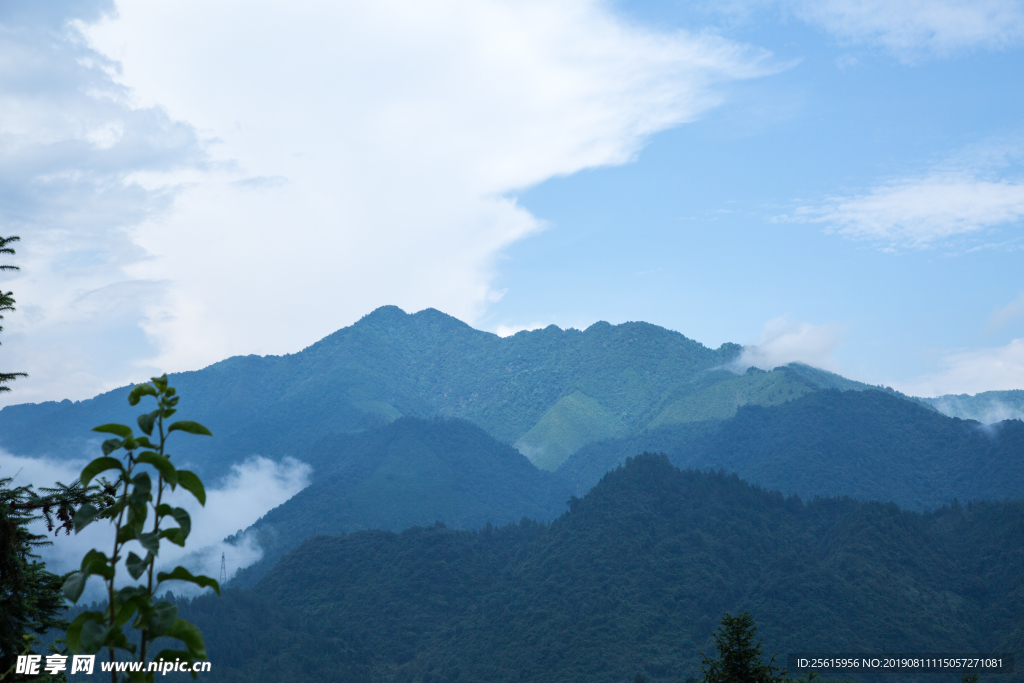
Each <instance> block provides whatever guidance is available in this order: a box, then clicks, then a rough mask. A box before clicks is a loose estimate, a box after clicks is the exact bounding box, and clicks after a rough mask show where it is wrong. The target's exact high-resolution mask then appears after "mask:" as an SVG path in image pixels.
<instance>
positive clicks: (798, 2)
mask: <svg viewBox="0 0 1024 683" xmlns="http://www.w3.org/2000/svg"><path fill="white" fill-rule="evenodd" d="M783 5H784V6H786V7H789V8H791V10H792V11H793V12H794V14H796V15H797V16H798V17H800V18H801V19H803V20H805V21H807V22H809V23H812V24H815V25H817V26H820V27H821V28H823V29H825V30H826V31H828V32H829V33H832V34H834V35H836V36H838V37H839V38H841V39H843V40H846V41H849V42H852V43H859V44H869V45H879V46H882V47H884V48H886V49H888V50H889V51H891V52H892V53H894V54H896V55H897V56H899V57H900V58H902V59H904V60H905V61H914V60H917V59H920V58H921V57H922V56H925V55H940V56H941V55H948V54H950V53H952V52H954V51H957V50H962V49H965V48H973V47H983V48H987V49H1002V48H1006V47H1010V46H1013V45H1017V44H1019V43H1020V42H1021V41H1022V40H1024V3H1021V2H1020V1H1019V0H792V1H790V2H784V3H783Z"/></svg>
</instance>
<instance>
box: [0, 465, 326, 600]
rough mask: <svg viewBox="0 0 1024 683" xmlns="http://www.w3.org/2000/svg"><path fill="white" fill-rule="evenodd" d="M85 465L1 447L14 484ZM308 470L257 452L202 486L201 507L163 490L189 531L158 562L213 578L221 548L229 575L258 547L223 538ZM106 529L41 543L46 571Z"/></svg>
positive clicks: (101, 539)
mask: <svg viewBox="0 0 1024 683" xmlns="http://www.w3.org/2000/svg"><path fill="white" fill-rule="evenodd" d="M84 465H85V461H84V460H83V461H64V460H52V459H46V458H24V457H19V456H14V455H10V454H8V453H5V452H3V451H0V477H13V479H14V481H13V482H12V484H13V485H15V486H20V485H23V484H29V483H31V484H33V485H34V486H35V487H36V488H37V489H38V488H40V487H44V486H50V485H52V484H53V483H54V482H56V481H62V482H64V483H69V482H71V481H73V480H74V479H76V478H77V477H78V474H79V473H80V472H81V468H82V467H83V466H84ZM310 471H311V470H310V467H309V466H308V465H306V464H305V463H302V462H299V461H297V460H294V459H291V458H287V459H285V460H283V461H282V462H280V463H275V462H273V461H271V460H268V459H267V458H263V457H258V456H257V457H253V458H250V459H249V460H246V461H245V462H243V463H241V464H239V465H234V466H232V470H231V473H230V474H229V475H228V476H227V477H225V478H224V480H223V481H222V482H220V484H219V485H218V487H217V488H209V489H207V499H206V506H205V507H203V506H200V505H199V504H198V503H197V502H196V501H195V499H194V498H193V497H192V496H191V495H190V494H188V493H186V492H184V491H181V490H179V491H176V492H174V493H172V494H170V496H165V502H169V503H170V504H172V505H176V506H180V507H183V508H185V509H186V510H188V512H189V516H190V517H191V518H192V532H191V534H190V535H189V538H188V542H187V545H186V547H185V548H180V547H178V546H176V545H173V544H170V543H165V544H164V545H162V546H161V553H160V566H161V567H164V568H172V567H174V566H176V565H178V564H181V565H184V566H186V567H187V568H189V569H190V570H192V571H193V572H197V571H201V572H203V573H206V574H207V575H210V576H213V577H215V578H216V576H217V575H218V573H219V571H220V558H221V553H224V555H225V561H226V564H227V570H228V576H229V578H230V576H231V575H232V574H233V573H234V572H235V571H237V570H238V569H239V568H241V567H245V566H248V565H250V564H252V563H253V562H255V561H256V560H258V559H259V558H260V556H261V553H262V551H261V550H260V548H259V546H258V544H256V543H254V542H252V539H249V538H243V539H242V540H241V542H240V543H237V544H234V545H228V544H226V543H223V539H225V538H226V537H228V536H230V535H232V534H234V533H235V532H237V531H239V530H240V529H245V528H248V527H249V526H250V525H251V524H253V523H254V522H255V521H256V520H258V519H259V518H260V517H262V516H263V515H264V514H266V513H267V512H269V511H270V510H271V509H273V508H275V507H277V506H278V505H280V504H282V503H284V502H285V501H286V500H288V499H289V498H291V497H292V496H294V495H295V494H296V493H298V492H299V491H301V490H302V489H303V488H305V487H306V486H307V485H308V484H309V475H310ZM172 526H173V523H172ZM33 530H34V531H35V532H36V533H40V534H45V533H46V527H45V525H43V524H42V523H41V522H40V523H36V524H34V526H33ZM110 533H111V531H110V527H109V525H107V524H105V523H99V522H98V523H95V524H92V525H91V526H89V527H87V528H86V529H85V530H84V531H83V532H82V533H81V534H72V535H71V536H64V535H63V533H61V535H60V536H59V537H56V538H53V541H54V542H53V545H51V546H48V547H44V548H42V549H41V550H40V552H39V554H40V555H41V556H42V557H43V560H44V561H45V562H46V563H47V567H48V568H49V569H50V570H51V571H53V572H56V573H63V572H66V571H70V570H72V569H75V568H77V567H78V565H79V564H80V563H81V559H82V557H83V556H84V555H85V553H86V552H87V551H88V550H89V549H90V548H93V547H100V544H103V545H105V544H106V541H107V539H108V537H109V536H110ZM51 536H52V535H51ZM124 576H127V574H125V575H124ZM93 581H94V582H95V583H96V585H95V586H93V588H92V593H90V594H89V595H86V596H85V599H86V600H91V599H99V597H100V596H99V593H98V591H99V588H98V586H99V583H98V582H96V581H95V580H93ZM169 587H170V589H171V590H173V591H174V592H175V593H181V594H188V593H189V589H188V587H187V585H185V584H174V585H172V586H169ZM93 593H95V595H93Z"/></svg>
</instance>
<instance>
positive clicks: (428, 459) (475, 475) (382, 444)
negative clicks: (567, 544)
mask: <svg viewBox="0 0 1024 683" xmlns="http://www.w3.org/2000/svg"><path fill="white" fill-rule="evenodd" d="M303 459H304V460H307V461H308V462H310V463H311V464H313V465H314V467H315V474H314V477H313V483H312V484H310V486H309V487H307V488H306V489H304V490H303V491H301V492H299V493H298V494H297V495H296V496H294V497H293V498H291V499H290V500H288V501H287V502H285V503H284V504H282V505H280V506H278V507H277V508H275V509H273V510H271V511H270V512H269V513H268V514H267V515H265V516H264V517H263V518H262V519H260V520H259V521H258V522H257V523H256V524H254V525H253V529H252V530H253V531H254V532H255V533H256V534H257V538H258V540H259V543H260V545H261V547H262V548H263V549H264V551H265V552H266V556H265V557H264V558H263V559H262V560H261V561H260V562H258V563H257V564H256V565H254V566H252V567H249V568H247V569H245V570H243V571H242V573H241V575H239V576H237V577H236V579H235V580H234V582H233V584H234V585H248V584H249V583H251V582H253V581H255V580H256V579H258V578H259V577H260V576H262V575H263V574H265V573H266V572H267V571H268V570H269V569H270V567H272V566H273V565H274V564H275V563H276V562H277V560H278V559H280V557H281V556H282V555H283V554H284V553H285V552H287V551H288V550H291V549H292V548H294V547H295V546H297V545H298V544H299V543H300V542H301V541H303V540H304V539H306V538H309V537H310V536H315V535H317V534H340V533H342V532H349V531H356V530H359V529H387V530H391V531H401V530H403V529H406V528H408V527H411V526H414V525H420V526H426V525H430V524H434V523H435V522H441V523H443V524H445V525H447V526H448V527H449V528H454V529H480V528H482V527H484V526H485V525H487V524H493V525H506V524H509V523H511V522H518V521H519V520H520V519H522V518H524V517H528V518H530V519H534V520H541V521H549V520H552V519H554V518H555V517H557V516H558V515H560V514H561V513H562V512H564V511H565V509H566V502H567V501H568V500H569V497H570V495H571V494H570V491H569V486H568V485H567V484H566V483H565V482H564V481H563V480H562V479H561V478H560V477H558V476H556V475H554V474H552V473H550V472H546V471H544V470H540V469H537V467H535V466H534V465H533V464H532V463H530V461H529V460H527V459H526V457H524V456H523V455H522V454H521V453H520V452H519V451H517V450H516V449H514V448H512V447H511V446H508V445H505V444H502V443H499V442H497V441H495V440H494V439H493V438H491V437H490V436H489V435H488V434H487V433H486V432H484V431H483V430H482V429H480V428H479V427H477V426H475V425H473V424H471V423H469V422H467V421H465V420H442V419H433V420H420V419H417V418H411V417H403V418H399V419H398V420H396V421H394V422H392V423H391V424H389V425H387V426H385V427H381V428H378V429H374V430H370V431H367V432H362V433H358V434H343V435H336V436H332V437H326V438H323V439H321V440H320V441H318V442H317V443H316V444H314V445H313V447H311V448H310V449H309V451H308V452H307V453H306V454H304V457H303Z"/></svg>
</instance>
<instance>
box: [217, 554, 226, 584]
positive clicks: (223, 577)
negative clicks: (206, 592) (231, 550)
mask: <svg viewBox="0 0 1024 683" xmlns="http://www.w3.org/2000/svg"><path fill="white" fill-rule="evenodd" d="M227 582H228V566H227V564H225V563H224V553H221V554H220V581H219V582H218V583H220V585H221V587H222V588H223V586H224V584H226V583H227Z"/></svg>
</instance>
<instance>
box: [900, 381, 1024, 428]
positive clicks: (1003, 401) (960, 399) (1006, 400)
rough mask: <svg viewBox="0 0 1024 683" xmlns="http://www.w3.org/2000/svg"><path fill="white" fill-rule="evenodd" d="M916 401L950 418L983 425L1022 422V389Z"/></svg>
mask: <svg viewBox="0 0 1024 683" xmlns="http://www.w3.org/2000/svg"><path fill="white" fill-rule="evenodd" d="M918 400H920V401H922V402H923V403H926V404H928V405H930V406H932V407H933V408H935V409H936V410H938V411H939V412H941V413H943V414H945V415H949V416H950V417H959V418H961V419H964V420H977V421H978V422H981V423H984V424H992V423H994V422H1002V421H1003V420H1024V389H1013V390H1011V391H984V392H982V393H980V394H975V395H974V396H969V395H968V394H946V395H945V396H937V397H935V398H922V399H918Z"/></svg>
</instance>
